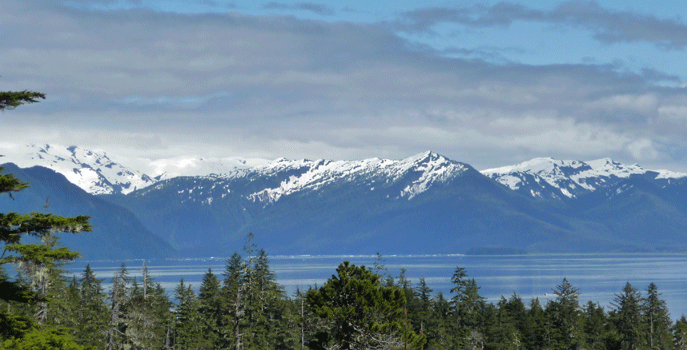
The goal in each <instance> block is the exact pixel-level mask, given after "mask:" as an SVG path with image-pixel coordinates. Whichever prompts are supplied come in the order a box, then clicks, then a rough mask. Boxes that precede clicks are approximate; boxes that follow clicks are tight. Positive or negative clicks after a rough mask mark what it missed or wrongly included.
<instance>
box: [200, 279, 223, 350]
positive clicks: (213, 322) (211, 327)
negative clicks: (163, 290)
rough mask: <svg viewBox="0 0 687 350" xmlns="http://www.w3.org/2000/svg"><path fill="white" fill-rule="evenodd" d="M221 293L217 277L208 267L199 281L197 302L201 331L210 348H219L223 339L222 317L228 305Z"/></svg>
mask: <svg viewBox="0 0 687 350" xmlns="http://www.w3.org/2000/svg"><path fill="white" fill-rule="evenodd" d="M223 294H224V293H223V292H222V289H221V285H220V282H219V279H217V276H216V275H215V274H213V273H212V269H208V272H206V273H205V275H203V279H202V281H201V283H200V288H199V291H198V302H199V304H200V309H199V312H200V317H201V320H200V323H201V329H202V333H203V334H204V336H205V338H206V340H207V341H208V343H210V344H212V348H219V347H220V346H221V343H222V339H223V336H222V335H223V332H222V325H223V322H224V320H223V317H224V313H225V310H226V308H227V307H228V306H227V305H228V304H227V303H226V300H225V299H224V295H223Z"/></svg>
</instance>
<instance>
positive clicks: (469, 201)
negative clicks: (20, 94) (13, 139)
mask: <svg viewBox="0 0 687 350" xmlns="http://www.w3.org/2000/svg"><path fill="white" fill-rule="evenodd" d="M0 153H3V154H5V155H6V158H5V160H6V161H8V162H12V163H15V164H17V165H19V166H21V167H29V166H37V167H35V168H30V169H19V168H12V169H10V168H8V169H7V170H8V171H10V172H13V173H15V172H17V173H22V172H24V173H26V174H28V175H31V176H34V178H31V179H29V181H30V182H31V183H32V184H34V183H35V182H38V183H41V184H45V183H51V184H53V185H51V186H48V187H49V188H43V187H45V186H43V185H41V186H36V185H34V187H40V188H36V192H35V194H32V196H34V197H35V198H36V199H35V200H33V201H29V202H28V203H29V204H28V205H25V206H24V207H22V208H20V209H22V210H25V211H26V210H35V209H29V208H28V207H32V208H36V207H39V206H40V204H41V203H39V202H40V201H39V200H38V199H42V200H43V201H45V198H46V197H49V198H50V201H51V207H50V210H51V212H53V210H52V209H53V207H52V206H55V209H60V208H59V205H58V204H57V203H58V202H60V201H59V200H57V199H58V198H62V197H61V194H60V193H64V190H62V189H61V188H62V187H64V188H69V189H70V191H72V192H75V191H76V192H79V194H78V196H75V195H72V196H71V197H70V199H69V200H65V201H64V202H65V203H64V205H66V206H72V207H73V209H74V213H76V212H77V211H78V210H81V211H80V212H79V213H81V214H88V215H92V216H93V218H94V223H95V218H96V217H98V218H100V217H107V216H110V217H117V218H118V221H119V222H120V223H121V222H123V221H126V222H128V223H136V224H135V225H138V224H139V223H140V226H136V227H137V228H133V230H138V232H141V234H140V235H139V238H140V239H142V240H143V241H142V242H137V243H135V247H136V248H135V249H131V247H130V245H134V242H127V240H128V239H131V236H126V237H124V236H121V237H120V236H117V235H118V233H117V232H109V233H107V235H114V236H112V240H111V241H116V242H120V243H118V244H119V245H120V246H121V247H118V248H116V249H115V248H112V249H110V251H112V252H117V251H118V250H122V251H123V252H128V253H126V254H129V255H131V256H136V255H137V254H138V255H146V254H147V252H148V251H150V252H155V254H157V255H159V256H171V255H175V254H178V255H181V256H228V255H230V254H231V253H233V252H234V251H237V250H240V249H241V247H242V245H243V243H244V238H245V236H246V235H247V234H248V233H249V232H253V233H254V234H255V236H256V243H258V245H259V246H260V247H263V248H265V249H266V250H267V251H268V252H270V254H348V253H350V254H359V253H360V254H364V253H365V254H366V253H371V254H374V253H375V252H382V253H383V254H420V253H422V254H434V253H436V254H438V253H524V252H527V253H539V252H571V253H572V252H616V251H618V252H619V251H622V252H627V251H646V252H656V251H661V252H663V251H668V252H678V251H680V252H682V251H687V239H686V238H687V215H686V214H687V196H685V194H687V174H683V173H676V172H670V171H665V170H660V171H655V170H647V169H643V168H642V167H640V166H639V165H636V164H635V165H624V164H621V163H617V162H614V161H613V160H611V159H599V160H594V161H587V162H582V161H567V160H555V159H551V158H537V159H533V160H530V161H527V162H524V163H520V164H517V165H512V166H506V167H501V168H495V169H487V170H483V171H477V170H476V169H474V168H473V167H471V166H470V165H468V164H465V163H460V162H457V161H453V160H450V159H447V158H446V157H444V156H442V155H439V154H436V153H433V152H424V153H421V154H418V155H415V156H412V157H409V158H406V159H403V160H389V159H377V158H373V159H366V160H358V161H331V160H286V159H277V160H273V161H269V160H263V159H244V158H223V159H208V158H191V157H187V158H183V159H182V158H178V159H174V160H163V161H156V163H155V162H149V163H147V164H146V162H144V161H140V160H139V161H138V163H137V164H144V166H143V167H140V168H133V167H129V166H127V165H125V164H123V163H122V162H119V161H117V160H116V159H114V158H113V157H108V156H107V154H105V152H96V151H90V150H85V149H81V148H78V147H62V146H57V145H41V146H36V145H27V146H25V147H23V148H18V149H11V150H7V151H6V150H4V149H3V150H0ZM113 159H114V160H113ZM153 163H154V164H153ZM45 168H48V169H51V170H48V169H45ZM146 169H147V171H146ZM151 169H152V173H150V171H151ZM34 173H40V175H32V174H34ZM22 174H23V173H22ZM28 175H23V176H28ZM52 178H55V179H57V178H61V179H62V180H61V182H60V181H57V180H55V181H53V180H49V179H52ZM51 181H52V182H51ZM70 186H71V187H70ZM77 186H78V187H77ZM21 194H22V195H23V192H22V193H21ZM15 197H17V200H16V201H0V212H4V211H7V210H14V207H13V205H15V204H14V203H15V202H16V203H19V202H22V201H24V200H25V199H20V197H21V196H19V195H17V196H15ZM76 203H79V204H78V205H77V204H76ZM83 203H100V205H104V203H106V204H107V205H109V207H107V208H105V207H102V208H101V207H98V208H97V209H96V206H95V205H94V204H88V205H85V204H83ZM60 205H61V204H60ZM86 207H88V208H90V209H88V210H86ZM113 208H117V209H116V210H115V209H113ZM63 215H67V214H63ZM69 215H72V214H69ZM124 217H126V218H127V219H123V218H124ZM113 225H114V226H116V225H117V223H103V224H102V226H103V227H105V226H113ZM100 226H101V225H98V224H97V223H96V227H100ZM115 231H116V230H115ZM115 237H118V238H116V239H115ZM102 239H105V240H109V239H110V236H105V237H103V238H99V239H97V240H102ZM129 243H130V244H129ZM70 244H71V242H70ZM90 244H95V243H93V242H91V243H88V244H85V246H84V247H82V249H84V251H85V252H86V254H85V255H89V254H92V251H95V250H97V249H96V248H90V246H89V245H90ZM101 245H102V244H101ZM98 249H100V248H98ZM127 249H128V250H127Z"/></svg>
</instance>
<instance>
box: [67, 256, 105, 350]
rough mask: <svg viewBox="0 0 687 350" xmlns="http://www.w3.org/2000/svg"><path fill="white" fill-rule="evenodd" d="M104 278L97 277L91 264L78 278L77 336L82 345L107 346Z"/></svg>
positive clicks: (101, 347) (98, 347)
mask: <svg viewBox="0 0 687 350" xmlns="http://www.w3.org/2000/svg"><path fill="white" fill-rule="evenodd" d="M102 283H103V280H101V279H98V278H96V276H95V273H94V272H93V270H92V269H91V265H90V264H88V265H86V268H85V269H84V272H83V273H82V274H81V278H80V279H79V280H78V301H79V302H78V305H77V306H76V310H77V312H78V320H79V322H78V323H77V324H76V327H75V338H76V339H77V341H78V342H79V344H81V345H85V346H92V347H95V348H97V349H103V348H105V346H106V343H105V340H106V334H107V326H108V315H109V312H108V308H107V303H106V299H107V294H106V293H105V290H104V288H103V286H102Z"/></svg>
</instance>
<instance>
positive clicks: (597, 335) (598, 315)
mask: <svg viewBox="0 0 687 350" xmlns="http://www.w3.org/2000/svg"><path fill="white" fill-rule="evenodd" d="M582 317H583V320H584V321H583V324H584V326H583V329H584V334H585V340H586V348H587V349H598V350H602V349H605V348H606V338H607V334H606V322H607V317H606V312H605V311H604V309H603V307H601V306H600V305H598V304H596V303H594V302H592V301H591V300H590V301H589V302H588V303H587V305H585V307H584V309H583V310H582Z"/></svg>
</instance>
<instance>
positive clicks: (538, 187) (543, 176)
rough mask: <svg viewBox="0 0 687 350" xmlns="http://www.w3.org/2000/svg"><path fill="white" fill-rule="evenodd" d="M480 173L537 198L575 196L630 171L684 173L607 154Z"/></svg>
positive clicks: (651, 175) (654, 175) (658, 176)
mask: <svg viewBox="0 0 687 350" xmlns="http://www.w3.org/2000/svg"><path fill="white" fill-rule="evenodd" d="M481 173H482V174H484V175H486V176H488V177H490V178H492V179H494V180H496V181H498V182H499V183H501V184H503V185H505V186H507V187H508V188H510V189H512V190H514V191H517V192H520V193H522V194H524V195H529V196H532V197H541V198H575V197H578V196H579V195H581V194H585V193H589V192H593V191H596V190H597V189H599V188H602V187H606V186H609V185H611V184H613V183H615V182H617V181H618V180H621V179H627V178H630V177H631V176H633V175H634V176H637V175H640V176H645V177H646V178H648V179H649V180H670V179H679V178H683V177H687V174H684V173H677V172H672V171H667V170H657V171H656V170H647V169H644V168H642V167H641V166H639V165H637V164H633V165H625V164H621V163H618V162H615V161H613V160H612V159H610V158H603V159H597V160H591V161H587V162H582V161H577V160H556V159H552V158H535V159H532V160H529V161H526V162H522V163H519V164H516V165H511V166H504V167H500V168H494V169H486V170H482V171H481Z"/></svg>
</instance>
